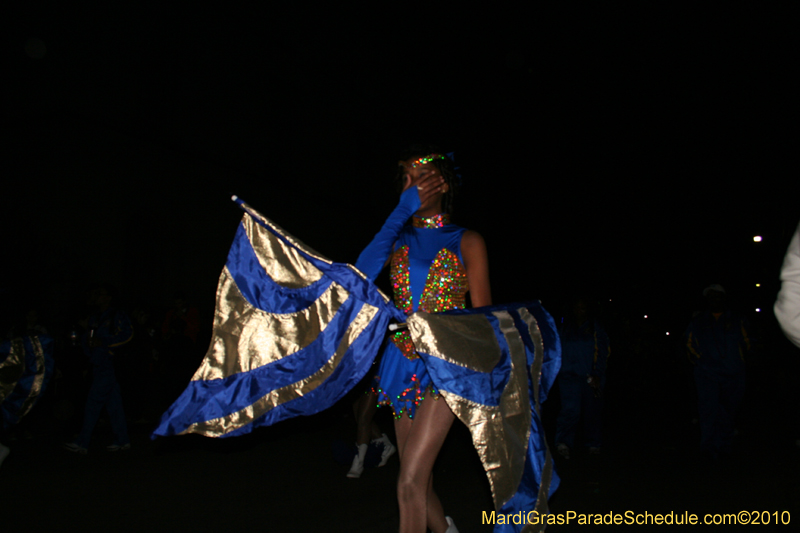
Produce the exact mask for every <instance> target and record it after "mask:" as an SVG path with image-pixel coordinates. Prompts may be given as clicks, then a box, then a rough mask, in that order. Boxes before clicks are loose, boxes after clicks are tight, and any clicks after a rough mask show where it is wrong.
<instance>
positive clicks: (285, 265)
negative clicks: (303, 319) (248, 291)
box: [242, 215, 322, 289]
mask: <svg viewBox="0 0 800 533" xmlns="http://www.w3.org/2000/svg"><path fill="white" fill-rule="evenodd" d="M262 220H266V219H265V218H262ZM242 225H243V226H244V229H245V232H246V233H247V238H248V239H250V243H251V244H252V245H253V250H255V252H256V256H257V257H258V262H259V263H260V264H261V266H262V267H263V268H264V270H265V271H266V273H267V275H268V276H269V277H270V278H272V280H273V281H274V282H275V283H277V284H278V285H281V286H283V287H288V288H291V289H299V288H302V287H308V286H309V285H311V284H312V283H314V282H315V281H318V280H319V279H320V278H322V272H321V271H320V270H319V269H318V268H317V267H315V266H314V265H313V264H311V263H310V262H309V261H307V260H306V259H305V258H303V257H302V256H301V255H300V252H298V251H297V250H296V249H295V248H292V247H291V246H289V245H288V244H286V243H285V242H283V241H282V240H281V239H279V238H278V237H276V236H275V234H274V233H272V232H271V231H269V230H268V229H267V228H265V227H264V226H262V225H261V224H259V223H258V222H256V221H255V220H253V217H252V216H247V215H245V216H244V217H243V218H242Z"/></svg>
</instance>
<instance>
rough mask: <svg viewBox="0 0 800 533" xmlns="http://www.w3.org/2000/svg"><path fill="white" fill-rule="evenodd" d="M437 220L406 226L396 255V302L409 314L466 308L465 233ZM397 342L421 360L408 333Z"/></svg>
mask: <svg viewBox="0 0 800 533" xmlns="http://www.w3.org/2000/svg"><path fill="white" fill-rule="evenodd" d="M435 218H436V217H432V219H434V220H433V222H430V221H431V220H432V219H422V222H417V223H416V224H412V225H408V226H406V227H405V228H404V229H403V232H402V233H401V234H400V237H399V239H398V241H397V246H396V248H395V252H394V254H393V255H392V262H391V280H392V288H393V290H394V302H395V305H396V306H397V307H398V309H401V310H402V311H403V312H405V313H406V314H411V313H412V312H414V311H426V312H428V313H440V312H442V311H448V310H450V309H463V308H464V307H465V306H466V299H465V296H466V294H467V291H468V290H469V284H468V283H467V271H466V269H465V268H464V264H463V261H462V260H461V237H462V235H463V234H464V231H465V230H464V228H461V227H459V226H455V225H453V224H447V223H446V222H447V221H446V219H445V220H441V219H439V220H435ZM426 221H427V222H426ZM415 225H416V226H417V227H415ZM398 333H400V332H398ZM393 340H394V342H395V344H396V345H397V347H398V348H400V351H402V352H403V354H404V355H405V356H406V357H408V358H415V357H418V356H417V355H416V351H415V350H414V345H413V343H411V339H410V337H409V336H408V333H407V332H402V334H395V336H394V337H393Z"/></svg>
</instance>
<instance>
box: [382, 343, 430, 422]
mask: <svg viewBox="0 0 800 533" xmlns="http://www.w3.org/2000/svg"><path fill="white" fill-rule="evenodd" d="M372 390H373V391H374V392H375V393H376V394H377V395H378V404H379V405H382V406H383V405H386V406H389V407H391V408H392V411H393V412H394V416H395V418H400V417H401V416H403V414H404V413H405V414H406V415H408V417H409V418H414V414H415V413H416V410H417V406H418V405H419V402H421V401H422V400H424V399H425V398H426V397H427V396H433V397H434V398H436V399H438V398H439V391H438V390H436V388H435V387H434V386H433V382H432V381H431V377H430V375H428V370H427V369H426V368H425V362H424V361H423V360H422V359H420V358H416V359H413V360H409V359H408V358H406V357H405V356H404V355H403V354H402V353H401V352H400V350H398V349H397V346H395V345H394V343H393V342H391V341H390V342H387V343H385V344H384V348H383V358H382V359H381V364H380V366H379V367H378V373H377V374H376V375H375V380H374V381H373V383H372Z"/></svg>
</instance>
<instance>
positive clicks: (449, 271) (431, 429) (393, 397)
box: [362, 147, 491, 533]
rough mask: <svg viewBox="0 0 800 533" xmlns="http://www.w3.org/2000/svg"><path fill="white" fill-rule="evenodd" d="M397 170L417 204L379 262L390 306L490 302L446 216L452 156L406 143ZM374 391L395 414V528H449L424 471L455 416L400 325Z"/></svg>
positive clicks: (467, 242)
mask: <svg viewBox="0 0 800 533" xmlns="http://www.w3.org/2000/svg"><path fill="white" fill-rule="evenodd" d="M398 177H399V179H400V184H401V187H402V191H403V192H404V193H405V191H408V190H409V189H411V188H413V187H416V188H417V191H418V194H419V204H418V209H417V210H416V212H414V213H413V216H412V217H411V220H410V223H406V224H405V225H404V226H402V229H401V230H400V231H399V234H397V236H396V239H395V241H394V244H393V245H392V247H391V249H390V250H388V251H389V252H390V253H391V255H390V257H389V260H388V261H386V263H385V264H391V279H392V286H393V290H394V300H395V305H396V306H397V307H398V308H400V309H401V310H403V311H404V312H405V313H406V314H411V313H412V312H414V311H427V312H431V313H436V312H442V311H447V310H450V309H459V308H463V307H465V305H466V302H465V295H466V293H467V292H469V293H470V300H471V303H472V305H473V306H475V307H480V306H484V305H490V304H491V292H490V287H489V267H488V259H487V254H486V245H485V243H484V241H483V238H482V237H481V236H480V235H479V234H478V233H476V232H474V231H470V230H465V229H464V228H461V227H458V226H456V225H454V224H451V223H450V211H451V209H452V196H453V194H454V193H455V187H456V185H457V183H456V179H455V171H454V168H453V162H452V161H451V160H450V159H449V158H448V157H446V156H443V155H441V153H440V152H438V151H437V150H435V149H434V148H432V147H414V148H412V149H411V150H409V153H407V154H406V155H405V157H404V159H403V160H402V161H400V163H399V172H398ZM403 196H408V195H405V194H404V195H403ZM401 202H402V197H401ZM395 212H397V210H396V211H395ZM393 215H394V213H393ZM390 219H391V217H390ZM387 225H388V221H387ZM387 225H385V226H384V228H386V227H387ZM379 235H380V234H379ZM376 239H377V237H376ZM365 252H366V251H365ZM362 255H363V254H362ZM374 390H375V392H376V393H377V394H378V401H379V403H380V404H381V405H387V406H390V407H391V408H392V410H393V411H394V415H395V431H396V434H397V445H398V449H399V455H400V475H399V479H398V482H397V498H398V503H399V506H400V531H401V533H410V532H424V531H425V530H426V527H427V528H430V529H431V530H432V531H433V532H434V533H445V532H446V533H454V532H456V531H457V530H456V528H455V525H453V522H452V519H450V518H449V517H445V515H444V511H443V509H442V504H441V503H440V501H439V498H438V497H437V495H436V493H435V492H434V490H433V478H432V469H433V464H434V462H435V460H436V457H437V455H438V454H439V450H440V449H441V447H442V444H443V443H444V439H445V437H446V436H447V433H448V431H449V430H450V426H451V425H452V423H453V420H454V418H455V415H454V414H453V412H452V411H451V410H450V408H449V407H448V406H447V404H446V403H445V402H444V401H437V393H436V390H435V388H434V386H433V384H432V382H431V378H430V376H429V375H428V372H427V370H426V368H425V363H424V362H423V360H422V359H421V358H420V357H419V355H418V354H417V353H416V350H415V348H414V345H413V343H412V342H411V338H410V336H409V335H408V333H407V332H405V331H401V332H397V333H395V334H394V335H393V336H392V338H391V342H388V343H387V344H386V346H385V347H384V353H383V358H382V360H381V364H380V368H379V370H378V374H377V375H376V378H375V385H374Z"/></svg>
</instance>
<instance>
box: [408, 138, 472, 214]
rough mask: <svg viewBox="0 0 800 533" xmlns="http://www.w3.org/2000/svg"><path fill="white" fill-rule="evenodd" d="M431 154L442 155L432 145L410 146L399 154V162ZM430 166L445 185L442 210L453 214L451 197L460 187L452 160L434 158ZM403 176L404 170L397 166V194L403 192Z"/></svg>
mask: <svg viewBox="0 0 800 533" xmlns="http://www.w3.org/2000/svg"><path fill="white" fill-rule="evenodd" d="M431 154H442V155H444V152H442V151H441V150H440V149H439V148H438V147H436V146H434V145H432V144H412V145H411V146H409V147H407V148H406V149H405V150H403V151H402V152H401V154H400V161H408V160H409V159H419V158H421V157H425V156H429V155H431ZM431 164H432V165H433V166H435V167H436V169H437V170H438V171H439V173H440V174H441V175H442V178H444V182H445V183H446V184H447V192H446V193H444V197H443V198H442V209H443V210H444V212H445V213H447V214H452V213H453V197H454V196H455V195H456V193H457V192H458V188H459V186H460V185H461V184H460V183H459V181H460V180H459V179H458V176H457V175H456V170H455V164H454V163H453V160H452V159H450V158H449V157H446V156H445V157H444V158H438V157H437V158H436V159H434V160H433V161H431ZM404 174H405V170H404V169H403V167H402V166H398V168H397V175H396V176H395V182H396V184H397V190H398V192H402V190H403V176H404Z"/></svg>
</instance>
